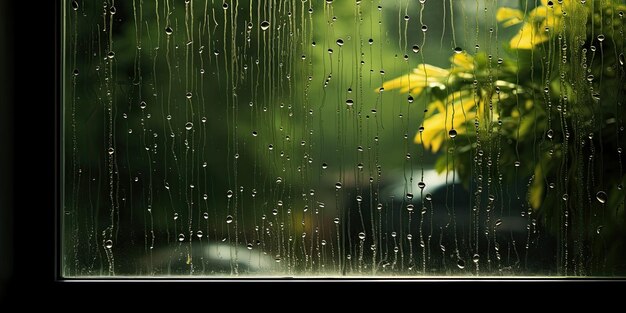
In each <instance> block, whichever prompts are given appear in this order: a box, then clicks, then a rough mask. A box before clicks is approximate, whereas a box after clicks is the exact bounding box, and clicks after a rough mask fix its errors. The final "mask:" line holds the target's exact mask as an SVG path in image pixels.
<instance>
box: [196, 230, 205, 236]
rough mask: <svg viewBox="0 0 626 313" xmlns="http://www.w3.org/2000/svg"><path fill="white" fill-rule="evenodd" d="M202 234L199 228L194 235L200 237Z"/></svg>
mask: <svg viewBox="0 0 626 313" xmlns="http://www.w3.org/2000/svg"><path fill="white" fill-rule="evenodd" d="M203 235H204V234H203V233H202V231H201V230H199V231H197V232H196V236H197V237H198V238H202V236H203Z"/></svg>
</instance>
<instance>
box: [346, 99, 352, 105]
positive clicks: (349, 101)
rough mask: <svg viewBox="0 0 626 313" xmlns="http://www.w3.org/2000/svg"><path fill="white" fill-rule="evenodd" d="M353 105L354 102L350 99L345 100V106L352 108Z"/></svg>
mask: <svg viewBox="0 0 626 313" xmlns="http://www.w3.org/2000/svg"><path fill="white" fill-rule="evenodd" d="M353 104H354V100H352V99H348V100H346V105H348V106H352V105H353Z"/></svg>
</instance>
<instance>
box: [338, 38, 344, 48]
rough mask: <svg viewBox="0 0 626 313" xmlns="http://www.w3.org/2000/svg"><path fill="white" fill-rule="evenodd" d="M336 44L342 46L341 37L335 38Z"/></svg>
mask: <svg viewBox="0 0 626 313" xmlns="http://www.w3.org/2000/svg"><path fill="white" fill-rule="evenodd" d="M337 45H338V46H340V47H341V46H343V39H341V38H339V39H337Z"/></svg>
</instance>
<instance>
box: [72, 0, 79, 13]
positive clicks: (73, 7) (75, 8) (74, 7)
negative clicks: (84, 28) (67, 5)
mask: <svg viewBox="0 0 626 313" xmlns="http://www.w3.org/2000/svg"><path fill="white" fill-rule="evenodd" d="M72 9H74V11H76V10H78V1H76V0H74V1H72Z"/></svg>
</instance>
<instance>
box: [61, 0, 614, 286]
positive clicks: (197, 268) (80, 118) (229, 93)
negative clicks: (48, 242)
mask: <svg viewBox="0 0 626 313" xmlns="http://www.w3.org/2000/svg"><path fill="white" fill-rule="evenodd" d="M62 10H63V14H64V17H63V49H64V50H63V70H64V71H63V73H62V77H63V81H64V87H63V88H64V89H63V91H64V96H63V106H64V107H63V109H64V111H63V174H64V177H63V189H64V190H63V193H62V195H63V214H62V228H61V231H62V251H61V256H62V262H61V263H62V275H63V276H64V277H68V278H84V277H102V276H132V277H163V276H168V277H169V276H180V277H191V276H193V277H272V276H280V277H284V276H295V277H319V276H321V277H354V276H358V277H432V276H472V277H476V276H497V277H501V276H619V275H624V274H626V261H624V260H626V245H625V244H626V243H625V241H624V238H626V225H625V223H626V215H625V214H624V213H625V212H624V197H625V192H624V190H623V184H624V180H625V170H624V165H625V164H624V161H626V160H625V158H624V154H623V150H622V149H623V148H624V146H625V139H624V138H625V137H626V134H625V133H624V117H625V115H626V110H625V109H624V107H623V103H624V102H623V99H624V96H625V91H626V80H625V78H626V69H625V67H624V38H625V35H624V28H625V25H626V23H625V18H624V16H623V15H624V11H626V3H625V1H618V0H603V1H585V0H560V1H556V0H555V1H546V0H529V1H523V0H522V1H514V0H475V1H452V0H450V1H434V0H419V1H409V0H396V1H380V0H364V1H361V0H356V1H332V0H325V1H312V0H308V1H307V0H278V1H276V0H260V1H246V0H242V1H232V0H227V1H224V2H222V1H217V0H215V1H214V0H204V1H203V0H195V1H194V0H143V1H142V0H133V1H114V0H104V1H79V0H74V1H72V0H69V1H66V2H65V3H64V6H63V9H62Z"/></svg>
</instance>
